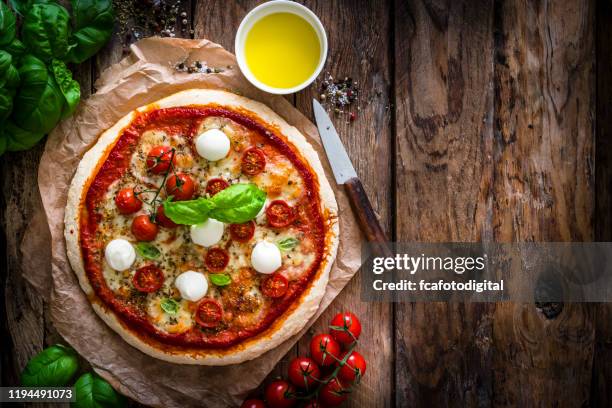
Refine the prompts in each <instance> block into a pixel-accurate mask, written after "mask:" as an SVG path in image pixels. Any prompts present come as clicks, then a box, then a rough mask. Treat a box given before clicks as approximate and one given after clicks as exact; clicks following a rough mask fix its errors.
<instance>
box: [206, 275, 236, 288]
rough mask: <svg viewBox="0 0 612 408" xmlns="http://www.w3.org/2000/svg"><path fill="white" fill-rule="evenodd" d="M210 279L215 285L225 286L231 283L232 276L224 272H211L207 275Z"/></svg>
mask: <svg viewBox="0 0 612 408" xmlns="http://www.w3.org/2000/svg"><path fill="white" fill-rule="evenodd" d="M208 277H209V278H210V281H211V282H212V283H214V284H215V285H216V286H227V285H229V284H230V283H232V278H230V276H229V275H226V274H224V273H213V274H211V275H208Z"/></svg>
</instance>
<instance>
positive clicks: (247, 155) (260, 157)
mask: <svg viewBox="0 0 612 408" xmlns="http://www.w3.org/2000/svg"><path fill="white" fill-rule="evenodd" d="M265 168H266V156H265V155H264V152H262V151H261V149H258V148H257V147H249V148H248V149H246V150H245V152H244V154H243V155H242V172H243V173H244V174H246V175H248V176H256V175H258V174H259V173H261V172H262V171H264V169H265Z"/></svg>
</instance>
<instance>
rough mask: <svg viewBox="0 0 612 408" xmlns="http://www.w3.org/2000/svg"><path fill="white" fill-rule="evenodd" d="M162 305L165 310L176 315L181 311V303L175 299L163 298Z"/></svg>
mask: <svg viewBox="0 0 612 408" xmlns="http://www.w3.org/2000/svg"><path fill="white" fill-rule="evenodd" d="M160 306H161V308H162V310H163V311H164V312H166V313H168V314H171V315H175V314H177V313H178V311H179V303H178V302H177V301H176V300H174V299H170V298H166V299H163V300H162V301H161V303H160Z"/></svg>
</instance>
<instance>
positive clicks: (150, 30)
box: [113, 0, 193, 45]
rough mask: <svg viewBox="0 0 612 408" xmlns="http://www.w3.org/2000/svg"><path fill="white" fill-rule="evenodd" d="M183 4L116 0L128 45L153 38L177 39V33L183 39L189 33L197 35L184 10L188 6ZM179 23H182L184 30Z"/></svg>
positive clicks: (179, 0)
mask: <svg viewBox="0 0 612 408" xmlns="http://www.w3.org/2000/svg"><path fill="white" fill-rule="evenodd" d="M182 3H183V0H113V5H114V8H115V10H116V13H117V20H118V22H119V24H118V25H119V35H120V38H121V39H122V40H123V42H124V45H129V44H130V43H132V42H134V41H138V40H139V39H141V38H144V37H148V36H151V35H160V36H162V37H176V35H177V29H178V30H180V32H181V33H182V35H183V36H186V35H187V31H189V34H193V32H191V30H189V28H190V27H189V25H190V24H189V19H188V14H187V12H186V11H185V10H184V8H185V7H186V5H183V4H182ZM179 16H180V19H179ZM177 22H180V23H181V26H180V27H177ZM128 27H133V28H132V29H129V28H128Z"/></svg>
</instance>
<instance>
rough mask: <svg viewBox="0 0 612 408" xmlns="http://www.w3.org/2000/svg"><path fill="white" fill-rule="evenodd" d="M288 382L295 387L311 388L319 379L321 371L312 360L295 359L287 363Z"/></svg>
mask: <svg viewBox="0 0 612 408" xmlns="http://www.w3.org/2000/svg"><path fill="white" fill-rule="evenodd" d="M287 374H288V376H289V380H290V381H291V382H292V383H293V385H295V386H296V387H300V388H306V389H309V388H311V387H312V386H313V385H314V384H316V382H317V380H318V379H320V378H321V370H320V369H319V366H318V365H317V363H315V361H314V360H313V359H312V358H309V357H296V358H294V359H293V360H291V363H289V369H288V371H287Z"/></svg>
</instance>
